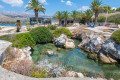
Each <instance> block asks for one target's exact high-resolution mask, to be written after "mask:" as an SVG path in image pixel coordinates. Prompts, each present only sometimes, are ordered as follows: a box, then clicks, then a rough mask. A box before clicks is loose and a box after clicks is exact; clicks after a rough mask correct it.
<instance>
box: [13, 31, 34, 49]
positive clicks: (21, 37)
mask: <svg viewBox="0 0 120 80" xmlns="http://www.w3.org/2000/svg"><path fill="white" fill-rule="evenodd" d="M12 43H13V45H12V46H13V47H18V48H24V47H26V46H30V47H33V46H35V41H34V40H33V38H32V37H31V35H30V34H29V33H21V34H17V35H15V36H14V38H13V39H12Z"/></svg>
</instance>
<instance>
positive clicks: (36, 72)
mask: <svg viewBox="0 0 120 80" xmlns="http://www.w3.org/2000/svg"><path fill="white" fill-rule="evenodd" d="M30 76H31V77H35V78H47V77H48V72H47V71H46V70H45V69H39V68H37V67H36V68H35V69H33V71H32V72H31V74H30Z"/></svg>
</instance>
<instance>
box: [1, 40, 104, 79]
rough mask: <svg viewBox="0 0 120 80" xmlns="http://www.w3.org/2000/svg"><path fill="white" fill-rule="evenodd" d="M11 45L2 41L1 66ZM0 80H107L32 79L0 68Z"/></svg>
mask: <svg viewBox="0 0 120 80" xmlns="http://www.w3.org/2000/svg"><path fill="white" fill-rule="evenodd" d="M11 45H12V43H10V42H7V41H3V40H0V63H1V64H2V61H3V58H4V53H5V51H6V49H7V48H8V47H10V46H11ZM1 64H0V65H1ZM0 80H106V79H93V78H69V77H61V78H40V79H39V78H31V77H27V76H23V75H20V74H17V73H14V72H11V71H8V70H6V69H4V68H2V67H1V66H0Z"/></svg>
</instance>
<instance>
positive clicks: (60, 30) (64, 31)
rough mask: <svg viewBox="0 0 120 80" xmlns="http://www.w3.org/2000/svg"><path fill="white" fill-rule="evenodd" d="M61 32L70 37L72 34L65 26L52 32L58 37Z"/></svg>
mask: <svg viewBox="0 0 120 80" xmlns="http://www.w3.org/2000/svg"><path fill="white" fill-rule="evenodd" d="M61 34H65V35H67V36H68V37H69V38H71V36H72V33H71V32H70V30H69V29H66V28H60V29H56V30H55V31H54V33H53V35H54V37H59V36H60V35H61Z"/></svg>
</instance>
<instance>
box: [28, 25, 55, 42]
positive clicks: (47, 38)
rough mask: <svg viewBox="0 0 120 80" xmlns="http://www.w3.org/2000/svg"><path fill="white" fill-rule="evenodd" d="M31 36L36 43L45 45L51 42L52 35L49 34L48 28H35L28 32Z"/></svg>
mask: <svg viewBox="0 0 120 80" xmlns="http://www.w3.org/2000/svg"><path fill="white" fill-rule="evenodd" d="M30 34H31V36H32V37H33V39H34V40H35V41H36V43H46V42H51V41H52V39H53V35H52V33H51V32H50V30H49V28H46V27H44V26H43V27H37V28H34V29H32V30H31V31H30Z"/></svg>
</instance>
